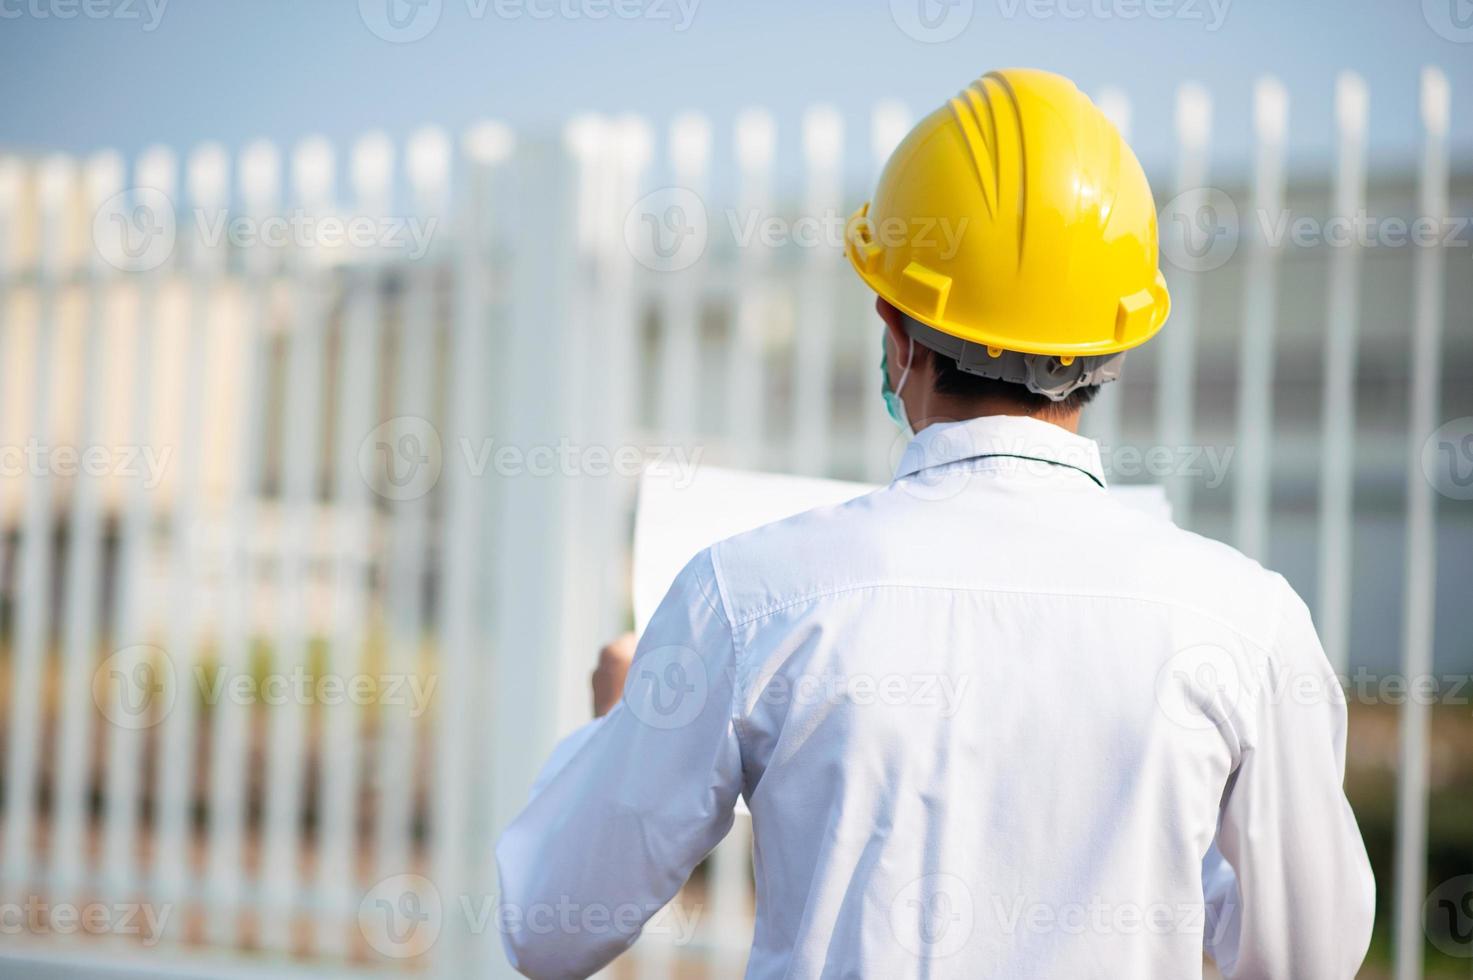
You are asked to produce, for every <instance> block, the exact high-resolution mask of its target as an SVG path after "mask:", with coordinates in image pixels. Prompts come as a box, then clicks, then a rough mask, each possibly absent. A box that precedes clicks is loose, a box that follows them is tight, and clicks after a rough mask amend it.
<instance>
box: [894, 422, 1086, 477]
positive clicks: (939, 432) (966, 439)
mask: <svg viewBox="0 0 1473 980" xmlns="http://www.w3.org/2000/svg"><path fill="white" fill-rule="evenodd" d="M986 457H1003V458H1012V459H1023V460H1035V461H1037V462H1039V463H1043V464H1052V465H1045V466H1041V467H1038V469H1039V470H1041V471H1043V472H1044V473H1045V475H1052V472H1053V471H1057V473H1058V475H1061V476H1062V475H1064V474H1066V473H1068V472H1070V471H1075V472H1076V473H1083V474H1084V475H1085V476H1087V477H1089V478H1090V479H1091V480H1093V481H1094V482H1095V483H1097V484H1098V485H1099V486H1101V487H1103V486H1104V485H1105V468H1104V466H1103V465H1102V464H1101V462H1100V447H1099V446H1098V445H1097V444H1096V443H1095V441H1094V440H1093V439H1086V438H1085V437H1083V436H1078V435H1075V434H1074V433H1072V432H1069V431H1068V430H1067V429H1062V428H1060V427H1059V426H1057V425H1054V424H1052V423H1050V422H1044V421H1042V420H1040V419H1035V418H1029V417H1027V416H1022V415H984V416H982V417H981V418H975V419H966V420H965V421H961V422H938V423H935V424H932V425H928V426H926V427H925V428H924V429H922V430H921V431H920V432H919V433H918V434H917V435H916V437H915V438H914V439H912V440H911V441H910V445H909V446H907V447H906V448H905V453H904V454H903V455H902V456H901V457H900V463H899V465H898V466H897V467H896V468H895V479H897V480H899V479H901V478H902V477H907V476H910V475H912V474H915V473H919V472H920V471H922V470H925V469H930V468H932V467H937V466H945V465H947V464H949V463H959V462H961V461H963V460H968V459H979V458H986Z"/></svg>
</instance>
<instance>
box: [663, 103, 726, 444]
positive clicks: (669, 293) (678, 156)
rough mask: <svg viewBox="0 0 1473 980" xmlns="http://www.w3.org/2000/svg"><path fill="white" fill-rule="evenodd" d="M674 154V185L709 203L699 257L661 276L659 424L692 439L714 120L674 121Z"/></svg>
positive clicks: (678, 440)
mask: <svg viewBox="0 0 1473 980" xmlns="http://www.w3.org/2000/svg"><path fill="white" fill-rule="evenodd" d="M669 149H670V157H671V161H672V163H673V164H674V170H675V186H676V187H678V188H680V189H681V190H683V191H688V192H690V193H691V194H694V195H695V197H696V198H697V199H699V200H700V201H701V204H702V207H705V209H706V212H707V216H706V220H707V246H706V254H703V255H702V256H701V258H699V259H698V260H697V261H696V262H694V263H693V264H692V265H690V266H689V267H686V268H682V269H680V270H679V271H672V272H667V273H664V274H663V275H662V276H661V277H660V286H661V287H662V288H661V291H660V328H661V344H660V360H659V378H660V386H659V406H658V410H657V413H656V420H657V423H658V424H657V428H658V430H659V432H660V437H661V438H662V439H668V440H670V441H671V442H672V443H673V444H677V445H679V444H682V443H684V442H687V441H689V440H690V439H691V438H692V437H693V436H694V435H695V434H696V433H697V432H698V431H700V430H699V410H700V399H699V398H698V392H699V384H698V382H699V378H700V368H701V362H700V342H701V300H702V297H703V296H704V295H705V290H704V288H703V285H702V280H703V278H704V277H703V272H704V270H705V269H706V265H707V262H708V256H709V253H710V236H711V233H712V232H714V231H716V230H717V229H718V228H719V222H718V221H717V216H716V215H714V214H712V213H711V208H709V207H706V204H705V202H706V198H707V194H708V188H707V184H706V170H707V167H708V165H709V163H710V159H711V124H710V123H709V122H708V121H707V120H706V117H705V116H702V115H700V114H699V113H694V112H687V113H682V114H681V115H679V116H676V117H675V120H674V121H673V122H672V123H671V124H670V147H669Z"/></svg>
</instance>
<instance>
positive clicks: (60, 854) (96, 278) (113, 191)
mask: <svg viewBox="0 0 1473 980" xmlns="http://www.w3.org/2000/svg"><path fill="white" fill-rule="evenodd" d="M83 183H84V184H85V187H86V195H85V199H86V205H87V206H86V214H87V215H89V216H92V215H96V214H98V213H100V212H101V211H102V209H104V208H106V209H107V210H108V216H109V217H110V216H111V215H112V214H116V213H119V210H118V208H117V207H116V205H115V203H113V202H115V200H116V195H117V194H118V193H119V192H120V191H121V190H122V189H123V162H122V158H121V157H119V156H118V155H117V154H115V153H101V154H98V155H97V156H95V157H93V158H92V159H91V160H89V161H88V162H87V166H86V171H85V177H84V181H83ZM111 272H112V267H111V266H110V265H108V263H107V262H106V261H105V260H104V259H103V257H102V252H101V251H100V250H99V249H98V248H96V247H95V245H94V247H93V248H92V250H91V252H90V262H89V263H88V282H87V309H86V313H85V320H84V323H83V334H82V338H81V344H82V371H81V382H82V383H81V385H80V389H79V390H80V397H81V400H82V414H81V426H80V430H79V432H78V439H77V442H78V444H79V445H81V446H83V447H86V448H87V449H88V450H89V451H90V448H91V447H92V446H94V445H101V441H102V409H103V402H104V392H103V387H104V384H103V382H104V375H103V373H102V365H103V363H104V361H103V354H104V353H105V352H106V350H107V349H108V348H109V346H110V344H111V340H112V339H111V338H110V337H109V336H108V334H107V333H106V332H105V326H106V324H107V322H108V317H107V315H106V314H107V313H108V312H109V310H108V309H107V304H108V303H109V301H110V300H111V298H112V292H111V289H110V287H111V286H112V284H113V276H112V274H111ZM103 479H104V478H103V476H102V475H101V474H97V475H91V474H88V473H86V472H78V474H77V476H76V477H75V479H74V480H73V481H72V494H71V495H72V499H71V513H70V517H69V518H68V520H69V522H70V531H69V533H68V535H67V540H68V541H69V542H70V547H69V550H68V555H67V559H66V585H65V588H64V596H65V603H66V604H65V606H64V609H63V615H62V622H61V624H60V634H61V636H62V638H63V642H62V696H61V702H60V718H59V723H60V727H61V733H60V736H59V738H58V741H57V749H56V760H57V763H56V764H57V768H58V778H57V791H56V795H55V799H56V804H55V806H56V838H55V844H54V846H53V847H52V848H51V883H52V887H53V888H55V889H56V891H57V893H58V894H60V895H65V896H71V897H75V895H76V891H77V889H78V887H79V885H80V884H81V876H82V872H83V863H84V862H83V859H84V856H85V854H86V850H85V847H84V840H83V831H84V829H85V826H86V822H87V819H88V810H89V809H90V807H89V803H90V799H91V793H90V785H91V780H92V722H93V707H92V670H93V669H94V668H95V666H96V654H97V633H98V629H97V627H98V619H97V615H98V608H97V606H98V600H97V597H98V593H99V591H100V589H99V587H100V585H101V579H102V571H101V567H100V566H101V552H102V521H101V513H100V505H99V496H100V493H99V491H100V489H101V487H100V484H101V482H102V480H103Z"/></svg>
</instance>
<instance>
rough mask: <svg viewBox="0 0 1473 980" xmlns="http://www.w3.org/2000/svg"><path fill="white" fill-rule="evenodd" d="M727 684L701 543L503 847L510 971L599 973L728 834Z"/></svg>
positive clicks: (732, 737)
mask: <svg viewBox="0 0 1473 980" xmlns="http://www.w3.org/2000/svg"><path fill="white" fill-rule="evenodd" d="M734 685H735V669H734V651H733V644H732V635H731V629H730V624H729V623H728V622H727V619H726V617H725V614H724V612H723V606H722V603H721V600H720V596H719V594H718V592H717V590H716V581H715V575H714V571H713V567H712V564H711V558H710V554H709V552H702V553H701V554H700V555H698V556H697V557H696V558H695V559H693V560H692V561H691V562H690V564H688V565H687V566H686V567H685V569H684V570H683V571H682V572H681V573H680V575H679V577H677V579H676V580H675V584H674V585H673V586H672V587H671V589H670V592H669V593H668V594H667V595H666V596H665V599H664V601H663V602H661V604H660V607H659V609H657V610H656V612H655V615H654V617H653V618H652V619H651V621H650V624H649V626H648V628H647V629H646V630H645V634H644V636H643V637H641V638H640V641H639V647H638V649H637V650H636V652H635V656H634V661H633V663H632V665H631V666H630V669H629V676H628V678H627V680H626V682H625V688H624V698H623V700H622V701H621V702H620V703H619V704H618V705H617V706H616V707H615V708H614V709H613V710H612V711H610V712H609V713H608V714H607V715H606V716H604V718H602V719H601V720H599V721H598V722H596V723H595V724H594V725H591V726H588V727H585V728H583V729H580V730H579V731H578V732H575V733H574V735H573V736H570V740H569V741H568V742H565V743H564V745H563V746H560V748H559V750H558V751H557V752H555V753H554V756H555V758H554V761H553V763H551V764H549V766H548V767H547V768H546V769H544V772H543V775H542V777H541V778H540V779H539V786H538V790H537V791H536V793H535V795H534V796H533V798H532V800H531V802H530V803H529V804H528V805H527V807H526V809H524V810H523V811H522V812H521V813H520V814H519V815H518V816H517V817H516V818H515V819H514V820H513V821H512V823H511V825H510V826H509V827H508V828H507V829H506V831H505V833H504V834H503V835H502V837H501V839H500V841H498V843H497V847H496V862H497V869H498V872H499V875H500V883H501V904H500V909H499V916H500V927H501V935H502V942H503V945H504V946H505V947H506V952H507V956H508V957H509V958H510V960H511V963H512V965H513V966H514V967H516V969H517V970H518V971H520V972H521V973H523V974H524V975H526V976H529V977H586V976H589V975H590V974H592V973H594V972H596V971H597V970H598V969H600V968H601V967H603V966H604V965H605V964H607V963H608V962H609V961H610V960H612V959H614V958H615V957H616V956H618V955H619V954H620V953H621V952H623V951H624V950H625V949H626V948H628V947H629V946H630V945H631V944H633V942H634V941H635V940H636V939H637V938H638V937H639V934H640V931H641V930H642V929H643V928H644V925H645V923H646V922H647V921H648V920H649V919H650V917H651V916H653V915H654V914H655V913H656V912H658V911H659V910H660V909H661V908H663V907H664V906H665V904H666V903H667V902H669V901H670V899H671V898H673V897H674V896H675V893H676V892H677V891H678V890H679V889H680V886H681V885H682V884H684V883H685V880H686V879H687V878H688V877H689V876H690V873H691V871H693V870H694V869H695V867H696V865H697V864H699V863H700V862H701V860H702V859H703V858H704V857H705V856H706V855H707V854H708V853H710V851H711V850H712V848H714V847H715V846H716V844H717V843H719V842H720V840H721V839H722V837H724V836H725V835H726V832H727V831H728V830H729V829H730V828H731V824H732V819H733V817H732V812H733V807H734V805H735V804H736V801H737V798H738V796H739V795H740V793H741V789H742V765H741V751H740V748H739V745H738V742H737V736H736V730H735V723H734V720H733V711H732V707H733V704H734V697H733V694H734ZM557 757H563V758H561V759H558V758H557ZM559 761H561V765H560V766H559V765H557V763H558V762H559Z"/></svg>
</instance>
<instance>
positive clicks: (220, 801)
mask: <svg viewBox="0 0 1473 980" xmlns="http://www.w3.org/2000/svg"><path fill="white" fill-rule="evenodd" d="M280 171H281V160H280V155H279V153H278V152H277V149H276V147H275V146H274V145H273V144H271V143H268V142H264V141H262V142H256V143H252V144H251V145H249V146H247V147H246V148H245V150H244V152H243V153H242V154H241V160H240V196H241V201H242V205H243V212H244V216H245V217H247V218H249V219H250V220H252V221H254V222H256V223H258V224H259V223H260V222H262V221H263V220H265V219H266V218H267V217H269V216H271V215H273V214H275V212H276V209H277V207H278V203H277V198H278V196H279V192H280V183H281V175H280ZM243 259H244V263H243V265H244V267H243V269H242V293H243V298H244V303H243V311H242V317H241V324H240V338H239V341H238V344H239V352H240V355H241V360H240V364H241V379H240V389H239V390H240V399H239V402H238V403H237V404H236V405H235V406H233V408H234V416H235V440H234V443H233V445H232V459H233V461H234V466H233V469H232V472H231V477H230V489H229V492H228V494H227V498H226V504H225V508H226V509H225V523H226V530H225V544H224V554H225V563H224V564H225V575H224V586H223V589H222V595H221V609H220V618H219V634H218V635H219V640H218V642H217V644H216V666H217V668H218V669H219V670H220V671H222V672H223V674H224V676H227V677H241V676H245V675H247V674H248V673H249V672H250V670H251V648H252V643H253V640H254V638H255V636H256V632H257V628H258V624H257V622H256V617H255V615H254V610H255V603H256V602H257V599H258V589H257V579H258V576H257V560H256V559H257V554H258V544H257V534H258V533H259V530H260V514H259V511H260V508H259V505H258V503H257V494H258V493H259V491H260V486H261V473H262V470H263V469H264V466H265V445H264V426H263V419H262V414H263V412H264V409H265V404H264V401H265V400H264V399H263V398H262V397H261V390H262V388H263V383H262V382H263V377H262V376H263V375H264V374H266V373H267V371H268V370H269V368H270V362H269V360H268V359H267V358H266V356H265V347H266V343H267V339H266V334H267V327H268V321H269V320H270V310H271V282H272V274H273V271H274V268H273V266H274V263H273V261H272V252H271V250H270V249H269V248H268V247H267V246H266V245H265V244H264V243H263V242H260V241H259V240H258V241H257V242H256V243H255V244H254V245H253V246H252V247H250V248H248V249H246V250H245V254H244V256H243ZM250 716H251V706H250V705H247V704H241V703H237V702H236V701H235V700H234V699H233V698H221V699H220V701H219V702H218V703H217V704H216V705H215V706H214V716H213V718H212V720H211V733H210V777H209V778H210V790H209V793H210V795H209V814H210V819H209V834H208V838H207V849H206V859H205V880H206V896H207V904H208V917H207V919H206V935H207V936H208V937H209V941H211V942H213V943H217V944H220V945H232V944H234V943H235V942H236V941H237V939H238V937H239V930H240V911H241V909H240V902H241V892H242V886H243V883H244V882H243V879H244V877H245V867H244V866H243V864H242V856H243V851H244V843H245V842H244V834H245V816H246V812H245V811H246V805H247V790H248V786H247V778H248V777H247V773H248V771H249V770H248V768H247V761H248V755H249V752H250V749H249V746H248V745H247V741H246V736H247V732H248V722H249V720H250Z"/></svg>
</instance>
